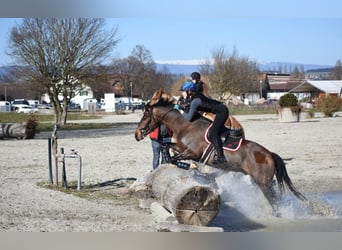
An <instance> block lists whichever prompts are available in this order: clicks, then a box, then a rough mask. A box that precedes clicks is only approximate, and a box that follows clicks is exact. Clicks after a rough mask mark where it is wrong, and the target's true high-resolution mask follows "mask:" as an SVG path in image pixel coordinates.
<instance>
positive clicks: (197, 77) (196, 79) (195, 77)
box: [190, 72, 203, 93]
mask: <svg viewBox="0 0 342 250" xmlns="http://www.w3.org/2000/svg"><path fill="white" fill-rule="evenodd" d="M190 76H191V79H192V82H193V83H194V84H195V86H196V93H203V82H202V81H201V74H200V73H198V72H192V73H191V75H190Z"/></svg>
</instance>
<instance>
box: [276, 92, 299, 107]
mask: <svg viewBox="0 0 342 250" xmlns="http://www.w3.org/2000/svg"><path fill="white" fill-rule="evenodd" d="M297 104H298V99H297V97H296V96H295V95H294V94H292V93H287V94H285V95H283V96H281V97H280V99H279V106H280V107H281V108H285V107H294V106H297Z"/></svg>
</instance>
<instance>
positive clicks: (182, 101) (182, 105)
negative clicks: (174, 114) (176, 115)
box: [175, 80, 193, 113]
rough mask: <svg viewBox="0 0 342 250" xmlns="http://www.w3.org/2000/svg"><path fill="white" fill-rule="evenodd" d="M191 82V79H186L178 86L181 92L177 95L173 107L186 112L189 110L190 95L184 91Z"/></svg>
mask: <svg viewBox="0 0 342 250" xmlns="http://www.w3.org/2000/svg"><path fill="white" fill-rule="evenodd" d="M192 84H193V83H192V82H191V80H188V81H186V82H184V83H183V84H182V86H181V88H180V91H181V92H182V93H181V97H179V99H178V101H177V104H176V105H175V109H178V110H179V109H181V110H183V111H184V112H186V113H188V112H189V108H190V101H191V100H190V96H188V94H187V93H186V90H187V89H188V88H189V86H191V85H192Z"/></svg>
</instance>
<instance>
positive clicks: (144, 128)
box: [135, 89, 175, 141]
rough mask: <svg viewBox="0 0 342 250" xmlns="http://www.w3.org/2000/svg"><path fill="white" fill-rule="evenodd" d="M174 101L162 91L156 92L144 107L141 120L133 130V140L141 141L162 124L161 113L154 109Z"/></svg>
mask: <svg viewBox="0 0 342 250" xmlns="http://www.w3.org/2000/svg"><path fill="white" fill-rule="evenodd" d="M174 101H175V99H174V98H173V97H172V96H170V95H168V94H166V93H164V92H163V90H162V89H160V90H157V91H156V92H155V93H154V94H153V96H152V98H151V100H150V101H149V102H148V103H147V104H146V105H145V107H144V114H143V117H142V118H141V120H140V122H139V124H138V126H137V129H136V130H135V139H136V140H137V141H140V140H143V139H144V138H145V137H146V136H147V135H148V134H149V133H151V131H152V130H154V129H155V128H156V127H158V126H159V125H160V124H161V122H162V112H160V110H158V109H156V108H155V107H158V106H164V105H166V104H169V105H172V103H173V102H174Z"/></svg>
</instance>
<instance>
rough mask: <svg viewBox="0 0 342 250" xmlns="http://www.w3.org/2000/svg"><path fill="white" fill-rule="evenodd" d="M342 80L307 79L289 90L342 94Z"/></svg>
mask: <svg viewBox="0 0 342 250" xmlns="http://www.w3.org/2000/svg"><path fill="white" fill-rule="evenodd" d="M341 90H342V81H306V82H304V83H302V84H300V85H298V86H297V87H294V88H293V89H291V90H290V91H289V92H292V93H304V92H324V93H327V94H341Z"/></svg>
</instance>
